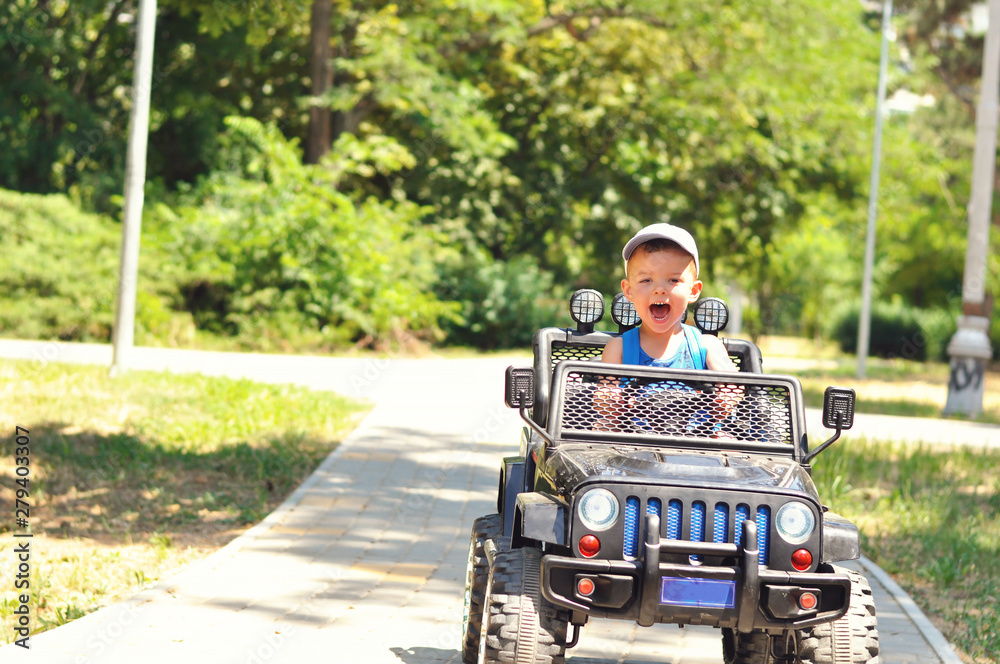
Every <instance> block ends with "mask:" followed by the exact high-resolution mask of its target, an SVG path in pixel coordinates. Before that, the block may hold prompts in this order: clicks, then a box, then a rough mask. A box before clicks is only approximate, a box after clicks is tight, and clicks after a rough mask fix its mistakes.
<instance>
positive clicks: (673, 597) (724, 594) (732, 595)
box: [660, 576, 736, 609]
mask: <svg viewBox="0 0 1000 664" xmlns="http://www.w3.org/2000/svg"><path fill="white" fill-rule="evenodd" d="M660 604H669V605H671V606H695V607H699V608H706V609H732V608H734V607H735V606H736V581H727V580H717V579H689V578H683V577H676V576H664V577H662V585H661V587H660Z"/></svg>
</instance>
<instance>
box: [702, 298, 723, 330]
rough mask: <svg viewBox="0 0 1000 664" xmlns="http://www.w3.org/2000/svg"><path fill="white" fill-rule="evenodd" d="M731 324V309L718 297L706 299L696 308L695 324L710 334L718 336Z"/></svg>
mask: <svg viewBox="0 0 1000 664" xmlns="http://www.w3.org/2000/svg"><path fill="white" fill-rule="evenodd" d="M728 322H729V307H727V306H726V303H725V302H723V301H722V300H720V299H719V298H717V297H706V298H705V299H704V300H702V301H700V302H699V303H698V304H697V305H695V308H694V324H695V325H697V326H698V329H699V330H701V331H702V332H707V333H708V334H716V333H718V332H719V331H720V330H724V329H726V324H727V323H728Z"/></svg>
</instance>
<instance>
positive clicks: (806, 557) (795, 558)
mask: <svg viewBox="0 0 1000 664" xmlns="http://www.w3.org/2000/svg"><path fill="white" fill-rule="evenodd" d="M812 564H813V554H811V553H809V551H808V549H799V550H798V551H796V552H795V553H793V554H792V567H794V568H795V569H797V570H799V571H800V572H804V571H805V570H807V569H809V567H810V566H811V565H812Z"/></svg>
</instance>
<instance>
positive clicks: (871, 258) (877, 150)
mask: <svg viewBox="0 0 1000 664" xmlns="http://www.w3.org/2000/svg"><path fill="white" fill-rule="evenodd" d="M890 30H892V0H885V2H884V3H883V4H882V53H881V55H880V56H879V62H878V96H877V98H876V102H875V141H874V143H875V144H874V147H873V148H872V176H871V185H870V186H869V188H868V231H867V233H866V234H865V273H864V278H863V279H862V281H861V318H860V320H859V321H858V378H864V377H865V363H866V361H867V360H868V346H869V338H870V336H871V321H872V273H873V272H874V271H875V221H876V219H877V218H878V177H879V170H880V169H881V166H882V107H883V106H884V105H885V85H886V82H885V79H886V69H888V65H889V32H890Z"/></svg>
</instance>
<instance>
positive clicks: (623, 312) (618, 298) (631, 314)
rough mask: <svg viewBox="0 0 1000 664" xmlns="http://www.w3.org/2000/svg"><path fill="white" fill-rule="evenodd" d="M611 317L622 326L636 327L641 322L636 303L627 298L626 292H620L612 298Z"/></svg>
mask: <svg viewBox="0 0 1000 664" xmlns="http://www.w3.org/2000/svg"><path fill="white" fill-rule="evenodd" d="M611 318H612V320H614V321H615V322H616V323H618V324H619V325H621V326H622V327H635V326H636V325H638V324H639V314H638V313H636V311H635V305H633V304H632V303H631V302H629V301H628V300H627V299H626V298H625V293H618V295H615V299H613V300H611Z"/></svg>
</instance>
